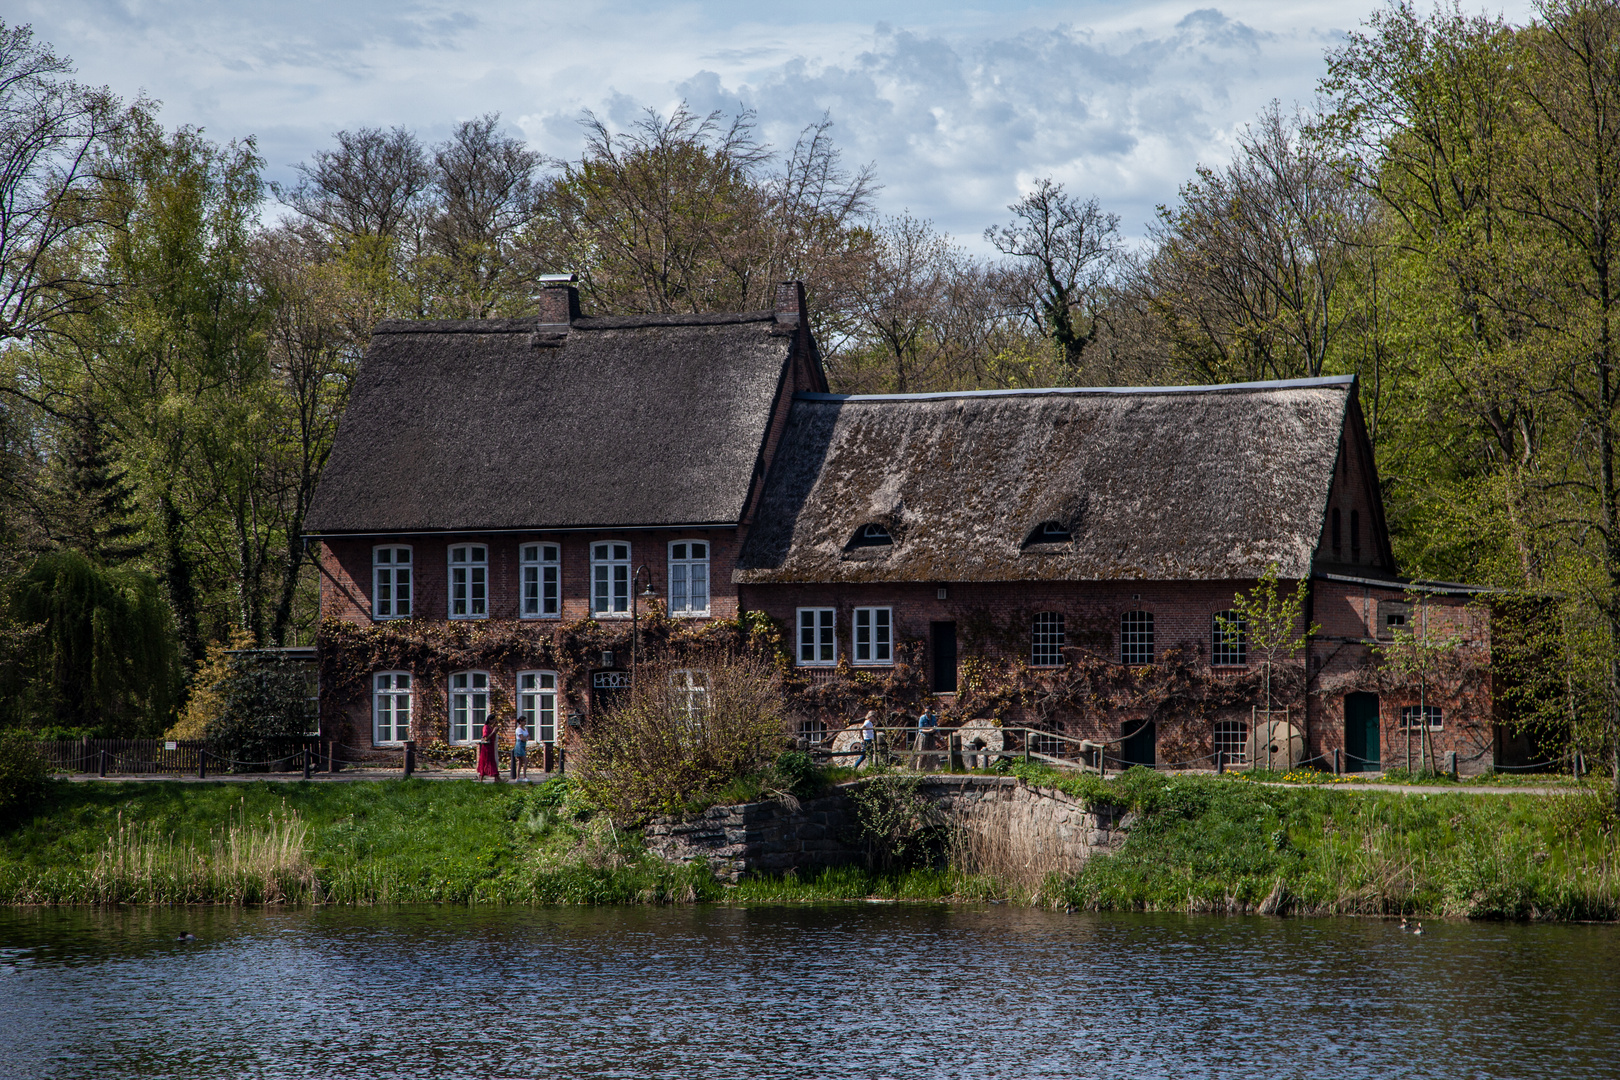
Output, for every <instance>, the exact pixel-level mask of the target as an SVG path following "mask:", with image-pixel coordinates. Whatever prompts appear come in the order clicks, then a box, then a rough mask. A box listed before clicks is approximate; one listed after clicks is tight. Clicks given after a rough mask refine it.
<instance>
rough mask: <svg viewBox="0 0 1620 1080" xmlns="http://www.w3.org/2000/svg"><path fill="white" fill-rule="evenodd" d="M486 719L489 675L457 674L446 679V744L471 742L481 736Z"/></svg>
mask: <svg viewBox="0 0 1620 1080" xmlns="http://www.w3.org/2000/svg"><path fill="white" fill-rule="evenodd" d="M488 716H489V672H487V671H458V672H456V673H455V674H454V675H452V676H450V741H451V742H452V743H472V742H477V741H478V740H479V739H482V738H483V737H484V721H485V719H487V718H488Z"/></svg>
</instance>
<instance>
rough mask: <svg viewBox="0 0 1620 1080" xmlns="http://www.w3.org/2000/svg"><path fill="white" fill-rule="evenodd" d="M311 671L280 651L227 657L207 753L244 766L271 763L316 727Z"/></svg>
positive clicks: (209, 726) (312, 672) (211, 725)
mask: <svg viewBox="0 0 1620 1080" xmlns="http://www.w3.org/2000/svg"><path fill="white" fill-rule="evenodd" d="M313 676H314V671H313V670H312V667H311V665H310V664H308V663H305V662H303V661H299V660H292V659H289V658H288V657H286V656H284V655H281V654H279V653H255V652H249V653H242V654H239V655H237V656H234V657H232V658H231V675H230V677H229V678H228V679H226V680H225V681H224V682H223V683H221V684H219V686H218V688H217V692H218V694H219V697H220V699H221V701H222V702H223V711H222V712H221V714H220V715H219V716H218V717H216V718H215V719H214V720H213V721H211V722H210V723H209V724H208V749H209V751H210V752H212V753H214V754H218V755H219V756H220V757H223V758H228V759H231V760H233V761H242V762H265V761H270V760H272V759H274V758H276V757H278V756H280V755H285V754H286V753H287V752H288V749H289V746H288V744H289V743H290V742H292V741H293V740H296V739H297V738H298V737H299V736H302V735H306V734H308V733H309V731H310V729H311V728H312V727H313V726H314V715H315V714H314V710H313V709H312V708H311V700H310V699H311V696H312V693H313V687H312V685H311V679H312V678H313Z"/></svg>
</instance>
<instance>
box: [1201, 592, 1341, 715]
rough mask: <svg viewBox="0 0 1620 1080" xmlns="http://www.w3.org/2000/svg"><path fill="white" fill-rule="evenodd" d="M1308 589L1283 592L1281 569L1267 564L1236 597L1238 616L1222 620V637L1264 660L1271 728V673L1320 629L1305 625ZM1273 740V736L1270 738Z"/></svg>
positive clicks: (1234, 599)
mask: <svg viewBox="0 0 1620 1080" xmlns="http://www.w3.org/2000/svg"><path fill="white" fill-rule="evenodd" d="M1305 598H1306V585H1305V582H1304V581H1299V582H1296V583H1295V585H1294V591H1293V592H1292V593H1289V594H1286V595H1285V594H1283V593H1281V592H1280V591H1279V581H1278V567H1277V564H1276V563H1267V564H1266V568H1265V569H1264V570H1262V571H1261V572H1260V578H1259V580H1258V581H1257V582H1256V583H1255V587H1254V588H1253V589H1250V590H1249V591H1248V592H1246V593H1242V592H1240V593H1237V594H1236V595H1234V596H1233V597H1232V610H1233V611H1234V612H1235V613H1236V616H1235V617H1233V618H1229V617H1226V616H1222V617H1221V619H1220V626H1221V632H1222V634H1224V635H1226V636H1228V638H1231V637H1233V636H1234V635H1235V636H1236V638H1237V639H1238V640H1243V641H1246V642H1247V644H1248V647H1249V648H1250V649H1251V650H1252V651H1254V652H1257V653H1259V654H1260V655H1261V656H1262V657H1263V658H1264V661H1263V662H1264V664H1265V688H1266V725H1267V729H1268V731H1269V730H1270V726H1271V711H1272V710H1271V669H1272V666H1273V665H1274V664H1275V663H1276V662H1277V661H1278V660H1279V659H1283V660H1287V659H1290V658H1292V657H1293V656H1294V654H1295V653H1297V652H1299V651H1300V650H1301V649H1303V648H1304V647H1305V643H1306V642H1307V641H1309V640H1310V639H1311V635H1313V634H1315V633H1316V632H1317V630H1318V629H1319V627H1318V626H1317V625H1316V624H1315V623H1309V624H1307V623H1306V622H1305ZM1268 737H1269V736H1268Z"/></svg>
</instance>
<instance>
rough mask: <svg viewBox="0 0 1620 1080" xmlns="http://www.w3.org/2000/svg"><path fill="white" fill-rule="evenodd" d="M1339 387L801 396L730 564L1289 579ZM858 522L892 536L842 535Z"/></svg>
mask: <svg viewBox="0 0 1620 1080" xmlns="http://www.w3.org/2000/svg"><path fill="white" fill-rule="evenodd" d="M1353 394H1354V384H1353V381H1352V380H1351V379H1350V378H1349V377H1345V378H1330V379H1312V380H1302V381H1296V382H1278V383H1251V384H1236V385H1229V386H1212V387H1178V388H1167V389H1158V388H1147V389H1097V390H1032V391H1005V392H1003V391H993V392H980V393H961V394H915V395H870V396H849V397H843V396H837V395H830V394H800V395H798V396H796V397H795V398H794V402H793V408H792V412H791V414H790V416H789V420H788V425H787V430H786V432H785V434H784V436H783V439H782V443H781V446H780V448H779V449H778V451H777V454H776V458H775V460H774V462H773V464H772V467H771V472H770V475H769V477H768V478H767V480H766V488H765V492H764V496H763V499H762V500H761V505H760V509H759V512H758V515H757V519H756V522H757V523H756V524H755V526H754V527H753V528H752V530H751V531H750V534H749V536H748V539H747V542H746V544H745V546H744V549H743V551H742V554H741V558H740V561H739V564H738V565H739V569H738V570H737V571H736V575H735V578H736V580H737V581H738V582H739V583H748V584H762V583H766V582H823V581H828V582H850V581H939V582H946V581H1014V580H1092V581H1101V580H1118V579H1137V580H1195V579H1228V580H1229V579H1245V578H1253V577H1256V576H1258V575H1259V574H1260V572H1261V571H1262V570H1263V569H1264V568H1265V567H1266V565H1267V564H1268V563H1271V562H1275V563H1277V564H1278V567H1279V570H1280V572H1281V574H1282V575H1283V576H1284V577H1286V578H1300V577H1303V576H1305V575H1307V574H1308V573H1309V572H1310V568H1311V558H1312V554H1313V552H1314V551H1315V549H1316V547H1317V544H1318V541H1319V539H1320V537H1321V535H1322V524H1323V515H1324V513H1325V510H1326V506H1327V500H1328V494H1329V490H1330V488H1331V485H1332V481H1333V469H1334V463H1335V462H1336V460H1337V457H1338V451H1339V439H1340V433H1341V432H1342V431H1344V430H1345V423H1346V418H1347V413H1348V410H1349V409H1350V408H1351V402H1352V395H1353ZM1045 522H1053V523H1056V527H1057V528H1058V529H1059V530H1063V529H1066V530H1067V531H1068V533H1069V536H1068V538H1067V539H1065V538H1063V537H1062V535H1061V532H1059V533H1058V535H1057V536H1056V537H1055V538H1054V537H1051V536H1047V535H1043V534H1041V532H1040V527H1041V526H1042V524H1043V523H1045ZM868 523H877V524H880V525H883V526H884V527H886V528H887V529H888V531H889V533H890V535H891V536H892V538H893V543H892V544H889V545H881V544H878V545H873V544H871V543H870V542H868V543H865V544H862V543H858V542H856V541H855V538H856V536H857V533H858V531H859V530H861V529H862V527H863V526H864V525H866V524H868Z"/></svg>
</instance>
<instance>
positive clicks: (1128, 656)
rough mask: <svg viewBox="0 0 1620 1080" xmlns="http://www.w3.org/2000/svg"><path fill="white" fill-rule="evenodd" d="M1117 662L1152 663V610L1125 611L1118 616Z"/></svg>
mask: <svg viewBox="0 0 1620 1080" xmlns="http://www.w3.org/2000/svg"><path fill="white" fill-rule="evenodd" d="M1119 662H1120V663H1122V664H1151V663H1153V612H1151V611H1127V612H1126V613H1125V614H1124V615H1122V616H1120V619H1119Z"/></svg>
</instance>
